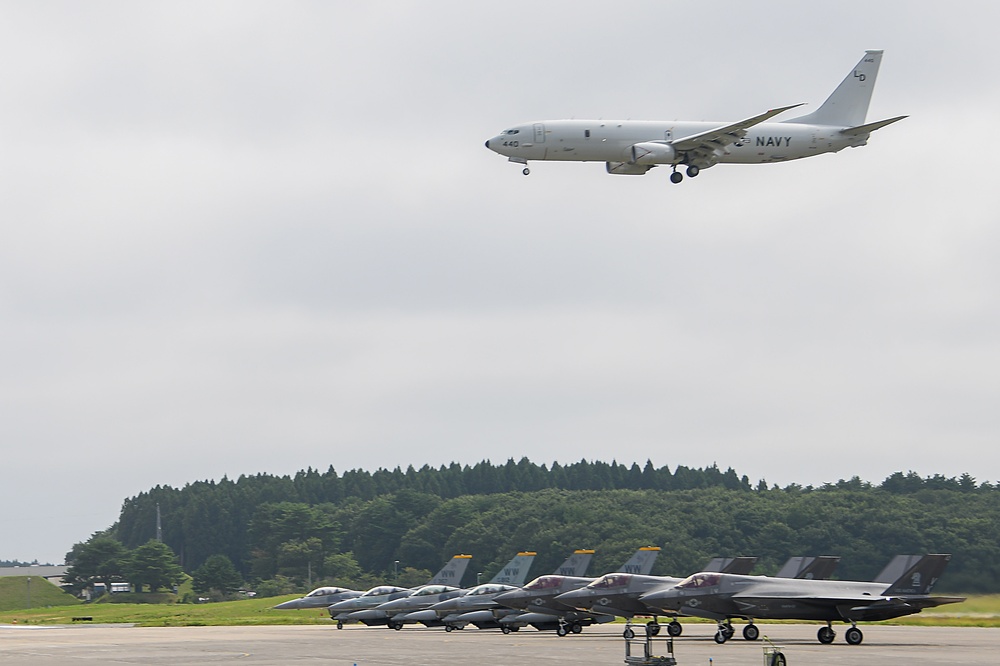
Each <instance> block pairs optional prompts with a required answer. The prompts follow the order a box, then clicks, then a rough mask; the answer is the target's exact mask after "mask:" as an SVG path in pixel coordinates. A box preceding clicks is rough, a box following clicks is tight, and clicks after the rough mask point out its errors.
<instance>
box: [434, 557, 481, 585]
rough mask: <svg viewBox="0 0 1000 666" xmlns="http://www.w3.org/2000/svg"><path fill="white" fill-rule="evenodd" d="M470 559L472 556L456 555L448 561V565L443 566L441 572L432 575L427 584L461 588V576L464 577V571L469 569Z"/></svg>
mask: <svg viewBox="0 0 1000 666" xmlns="http://www.w3.org/2000/svg"><path fill="white" fill-rule="evenodd" d="M471 559H472V555H456V556H455V557H453V558H451V559H450V560H448V564H446V565H444V566H443V567H442V568H441V571H438V572H437V573H436V574H434V577H433V578H431V579H430V580H429V581H427V584H428V585H452V586H454V587H461V585H460V583H461V582H462V576H464V575H465V570H466V569H467V568H469V560H471Z"/></svg>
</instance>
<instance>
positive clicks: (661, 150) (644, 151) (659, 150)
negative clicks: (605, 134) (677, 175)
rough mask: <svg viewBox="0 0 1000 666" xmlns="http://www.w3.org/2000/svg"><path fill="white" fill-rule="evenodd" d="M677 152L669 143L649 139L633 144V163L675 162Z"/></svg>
mask: <svg viewBox="0 0 1000 666" xmlns="http://www.w3.org/2000/svg"><path fill="white" fill-rule="evenodd" d="M676 159H677V152H676V151H675V150H674V147H673V146H671V145H670V144H669V143H658V142H656V141H647V142H644V143H637V144H634V145H633V146H632V160H631V162H632V163H633V164H673V163H674V162H675V160H676Z"/></svg>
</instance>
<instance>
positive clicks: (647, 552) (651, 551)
mask: <svg viewBox="0 0 1000 666" xmlns="http://www.w3.org/2000/svg"><path fill="white" fill-rule="evenodd" d="M659 554H660V548H659V546H643V547H642V548H640V549H639V550H637V551H635V555H633V556H632V557H630V558H629V559H628V561H627V562H626V563H625V564H623V565H622V568H621V569H619V570H618V572H620V573H630V574H639V575H640V576H648V575H649V572H650V571H652V570H653V563H654V562H656V557H657V555H659Z"/></svg>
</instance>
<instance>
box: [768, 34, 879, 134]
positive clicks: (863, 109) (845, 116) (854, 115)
mask: <svg viewBox="0 0 1000 666" xmlns="http://www.w3.org/2000/svg"><path fill="white" fill-rule="evenodd" d="M881 63H882V51H865V56H864V57H863V58H862V59H861V62H859V63H858V64H857V66H856V67H855V68H854V69H853V70H851V72H850V73H849V74H848V75H847V77H846V78H845V79H844V80H843V81H842V82H841V83H840V85H839V86H837V89H836V90H834V91H833V94H831V95H830V96H829V97H828V98H827V99H826V101H825V102H823V104H822V105H821V106H820V107H819V108H818V109H816V110H815V111H813V112H812V113H810V114H808V115H805V116H800V117H798V118H793V119H791V120H786V121H784V122H786V123H805V124H809V125H833V126H835V127H857V126H859V125H864V124H865V116H866V115H868V103H869V102H871V99H872V90H874V88H875V77H876V76H877V75H878V68H879V65H880V64H881Z"/></svg>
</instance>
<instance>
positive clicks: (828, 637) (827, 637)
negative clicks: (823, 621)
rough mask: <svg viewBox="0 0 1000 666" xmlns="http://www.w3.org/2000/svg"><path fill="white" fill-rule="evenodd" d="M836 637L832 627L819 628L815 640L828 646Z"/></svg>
mask: <svg viewBox="0 0 1000 666" xmlns="http://www.w3.org/2000/svg"><path fill="white" fill-rule="evenodd" d="M836 637H837V632H836V631H834V630H833V628H832V627H820V628H819V631H818V632H816V638H818V639H819V642H820V643H822V644H823V645H829V644H830V643H832V642H833V639H834V638H836Z"/></svg>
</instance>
